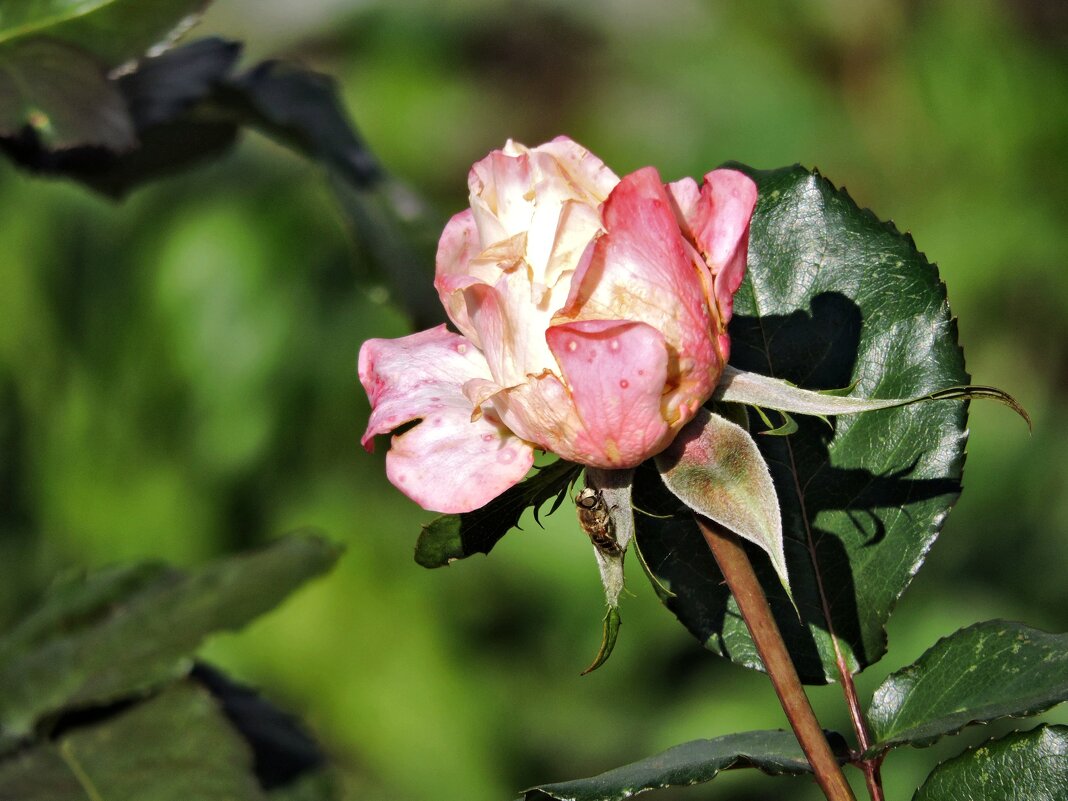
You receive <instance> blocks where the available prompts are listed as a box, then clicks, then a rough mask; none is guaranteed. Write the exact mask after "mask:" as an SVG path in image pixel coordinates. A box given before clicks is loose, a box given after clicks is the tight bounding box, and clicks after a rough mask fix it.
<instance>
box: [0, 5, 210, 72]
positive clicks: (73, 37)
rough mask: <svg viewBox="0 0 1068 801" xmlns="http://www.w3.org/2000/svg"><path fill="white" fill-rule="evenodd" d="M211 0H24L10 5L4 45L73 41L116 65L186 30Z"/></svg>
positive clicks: (0, 42)
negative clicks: (31, 40) (43, 38)
mask: <svg viewBox="0 0 1068 801" xmlns="http://www.w3.org/2000/svg"><path fill="white" fill-rule="evenodd" d="M209 2H210V0H153V2H151V3H146V2H145V1H144V0H32V2H27V0H21V1H20V2H6V3H4V9H3V14H2V15H0V48H3V47H7V46H9V45H12V44H17V43H20V42H25V41H28V40H30V39H36V38H38V37H47V38H49V39H52V40H54V41H61V42H65V43H67V44H73V45H75V46H77V47H79V48H80V49H82V50H84V51H86V52H87V53H91V54H92V55H94V56H95V57H96V58H97V59H98V60H100V61H102V62H103V63H104V64H105V65H106V66H108V67H114V66H117V65H118V64H121V63H122V62H124V61H127V60H128V59H131V58H136V57H138V56H140V55H141V54H142V53H144V52H145V51H146V50H148V48H149V47H151V46H152V45H155V44H159V43H161V42H163V41H164V40H166V39H169V38H171V37H173V36H175V35H177V34H179V33H181V32H184V31H185V30H186V29H187V28H189V26H190V25H191V24H192V22H193V21H194V20H195V18H196V15H197V14H199V13H200V12H201V11H202V10H203V9H204V8H205V7H206V6H207V5H208V3H209Z"/></svg>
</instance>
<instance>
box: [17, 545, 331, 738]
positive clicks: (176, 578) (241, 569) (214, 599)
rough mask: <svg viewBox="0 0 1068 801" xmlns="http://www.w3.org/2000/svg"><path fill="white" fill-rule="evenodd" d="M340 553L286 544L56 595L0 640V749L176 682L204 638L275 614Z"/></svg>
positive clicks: (130, 574) (103, 577) (122, 575)
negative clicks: (50, 724) (74, 712)
mask: <svg viewBox="0 0 1068 801" xmlns="http://www.w3.org/2000/svg"><path fill="white" fill-rule="evenodd" d="M338 555H339V551H338V549H337V547H336V546H334V545H332V544H330V543H329V542H327V541H326V540H324V539H322V538H320V537H315V536H300V537H287V538H285V539H281V540H278V541H276V542H274V543H272V544H271V545H269V546H268V547H266V548H264V549H262V550H260V551H257V552H254V553H250V554H244V555H240V556H233V557H229V558H227V559H222V560H219V561H217V562H213V563H211V564H208V565H205V566H203V567H200V568H196V569H193V570H189V571H182V570H177V569H174V568H169V567H166V566H163V565H140V566H135V567H125V568H106V569H104V570H100V571H96V572H92V573H89V574H87V575H85V576H82V577H80V578H76V579H72V580H70V581H68V582H66V583H64V584H63V585H61V586H59V587H57V588H55V589H54V590H53V591H52V592H51V593H50V594H49V595H48V596H47V597H46V598H45V599H44V601H43V602H42V604H41V606H40V608H39V609H38V610H37V611H36V612H34V613H32V614H31V615H30V616H29V617H27V618H25V619H24V620H23V621H22V622H21V623H20V624H19V625H18V626H17V627H16V628H15V629H14V630H13V631H12V632H10V633H9V634H7V635H6V636H5V637H3V638H2V639H0V687H3V688H4V692H3V694H0V751H2V750H3V748H4V747H10V746H11V745H13V744H15V743H16V742H17V741H18V740H19V738H24V737H26V736H27V735H29V734H30V733H31V731H32V730H33V728H34V726H35V725H37V724H38V722H40V721H41V720H42V719H43V718H45V717H46V716H50V715H55V714H56V713H58V712H60V711H62V710H69V709H77V708H83V707H89V706H100V705H104V704H108V703H111V702H114V701H117V700H120V699H123V698H126V697H128V696H130V695H133V694H137V693H142V692H145V691H147V690H149V689H151V688H153V687H156V686H158V685H159V684H161V683H162V682H165V681H167V680H168V679H171V678H174V677H175V676H178V675H181V674H182V673H184V672H185V671H186V670H188V669H189V667H190V665H191V663H190V659H189V658H190V656H191V654H192V653H193V652H194V651H195V650H196V649H197V647H198V646H199V645H200V643H201V641H202V640H203V639H204V637H205V636H207V635H208V634H210V633H212V632H216V631H225V630H233V629H238V628H240V627H242V626H244V625H245V624H246V623H248V622H249V621H251V620H253V619H254V618H256V617H258V616H259V615H262V614H263V613H265V612H267V611H269V610H270V609H273V608H274V607H275V606H276V605H277V604H278V603H279V602H280V601H281V600H282V599H283V598H285V596H287V595H288V594H289V593H290V592H292V591H293V590H295V589H296V588H297V587H299V586H300V585H301V584H303V583H304V582H305V581H307V580H308V579H309V578H312V577H313V576H316V575H319V574H321V573H323V572H325V571H326V570H328V569H329V568H330V567H331V566H332V565H333V564H334V562H335V560H336V559H337V557H338Z"/></svg>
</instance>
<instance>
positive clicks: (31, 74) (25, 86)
mask: <svg viewBox="0 0 1068 801" xmlns="http://www.w3.org/2000/svg"><path fill="white" fill-rule="evenodd" d="M25 128H29V129H31V130H32V131H33V132H34V134H35V135H36V136H37V138H38V140H39V141H40V142H41V143H43V144H44V146H46V147H48V148H55V149H65V148H70V147H74V146H76V145H80V146H86V147H103V148H107V149H109V150H113V151H123V150H128V149H130V148H131V147H133V146H134V144H135V142H136V141H137V140H136V136H135V134H134V129H133V121H132V120H131V119H130V115H129V113H128V112H127V110H126V104H125V102H124V101H123V98H122V95H121V94H120V92H119V90H118V88H117V87H116V86H115V84H114V83H113V82H112V81H109V80H108V79H107V77H106V76H105V75H104V70H103V69H102V67H101V65H100V63H99V62H98V61H97V60H96V59H95V58H93V57H92V56H91V55H89V54H87V53H86V52H85V51H84V50H81V49H79V48H77V47H75V46H73V45H70V44H65V43H63V42H55V41H50V40H48V39H34V40H30V41H28V42H18V43H16V44H13V45H8V46H6V47H2V46H0V136H6V137H14V136H16V135H18V134H19V133H20V132H21V131H22V130H23V129H25Z"/></svg>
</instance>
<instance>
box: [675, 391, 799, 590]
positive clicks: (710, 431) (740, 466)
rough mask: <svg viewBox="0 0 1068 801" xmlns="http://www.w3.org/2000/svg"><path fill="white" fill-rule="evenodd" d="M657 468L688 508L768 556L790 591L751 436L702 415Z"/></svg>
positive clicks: (773, 505)
mask: <svg viewBox="0 0 1068 801" xmlns="http://www.w3.org/2000/svg"><path fill="white" fill-rule="evenodd" d="M656 467H657V469H658V470H659V471H660V477H661V478H662V479H663V480H664V484H666V485H667V488H668V489H669V490H671V491H672V492H673V493H674V494H675V495H676V497H678V498H679V500H681V501H682V502H683V503H684V504H686V505H687V506H688V507H690V508H691V509H693V510H694V511H695V512H697V513H698V514H700V515H704V516H705V517H707V518H709V519H710V520H714V521H715V522H717V523H719V524H720V525H722V526H726V527H727V528H729V529H730V530H731V531H733V532H734V533H735V534H737V535H738V536H740V537H742V538H743V539H746V540H748V541H749V542H751V543H753V544H754V545H756V546H757V547H759V548H760V549H761V550H762V551H764V553H766V554H767V555H768V558H770V559H771V564H772V566H773V567H774V568H775V571H776V573H778V574H779V579H780V581H782V584H783V586H784V587H786V589H787V591H789V587H790V579H789V577H788V576H787V574H786V557H785V556H784V554H783V550H782V521H781V520H780V518H779V500H778V498H776V497H775V486H774V484H772V482H771V474H770V473H769V472H768V466H767V465H766V464H764V458H763V457H762V456H761V455H760V451H759V450H757V446H756V443H755V442H753V438H752V437H751V436H749V432H747V431H746V430H745V429H744V428H742V427H741V426H738V425H735V424H734V423H732V422H730V421H729V420H727V419H726V418H724V417H720V416H719V415H717V414H713V413H711V412H709V411H706V410H705V409H701V410H699V411H698V413H697V415H696V416H695V417H694V418H693V420H692V421H690V423H688V424H687V425H686V427H685V428H683V429H682V431H680V432H679V435H678V436H677V437H676V438H675V440H674V442H672V443H671V445H669V446H668V448H667V450H665V451H663V452H662V453H660V454H658V455H657V457H656Z"/></svg>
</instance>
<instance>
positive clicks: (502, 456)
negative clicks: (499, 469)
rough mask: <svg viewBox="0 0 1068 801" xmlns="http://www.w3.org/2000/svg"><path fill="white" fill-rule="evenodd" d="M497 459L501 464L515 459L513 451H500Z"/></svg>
mask: <svg viewBox="0 0 1068 801" xmlns="http://www.w3.org/2000/svg"><path fill="white" fill-rule="evenodd" d="M497 461H498V462H500V463H501V464H508V463H509V462H513V461H515V451H501V452H500V453H499V454H497Z"/></svg>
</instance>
